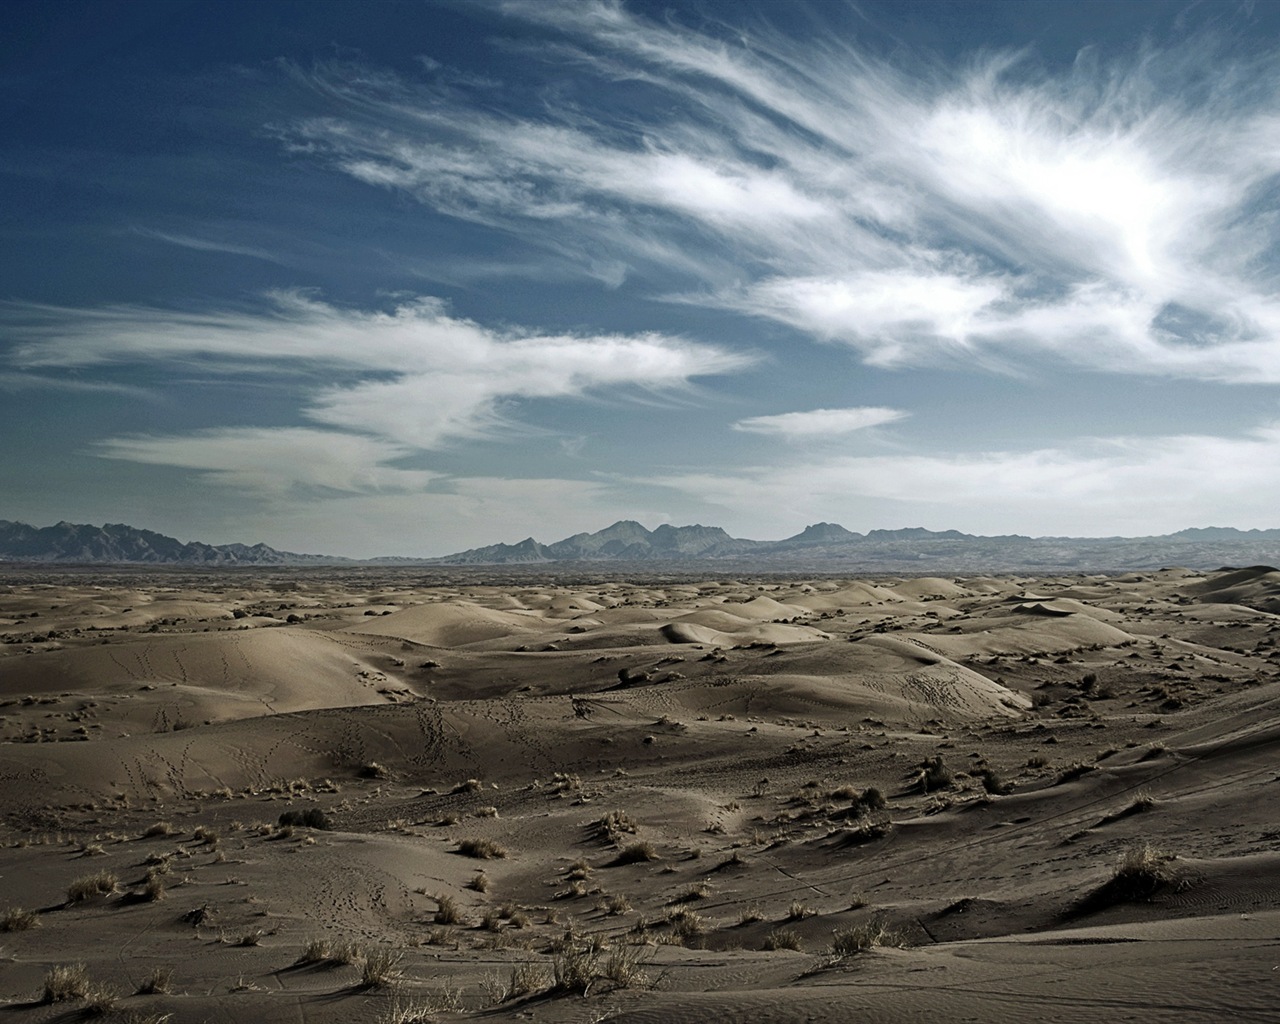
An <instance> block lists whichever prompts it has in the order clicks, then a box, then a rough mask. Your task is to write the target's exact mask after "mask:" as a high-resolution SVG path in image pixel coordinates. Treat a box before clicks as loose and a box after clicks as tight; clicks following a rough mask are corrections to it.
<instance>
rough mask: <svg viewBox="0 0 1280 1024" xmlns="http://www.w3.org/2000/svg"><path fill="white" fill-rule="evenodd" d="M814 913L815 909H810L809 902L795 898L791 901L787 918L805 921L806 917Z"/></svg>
mask: <svg viewBox="0 0 1280 1024" xmlns="http://www.w3.org/2000/svg"><path fill="white" fill-rule="evenodd" d="M812 913H813V911H812V910H810V909H809V906H808V904H807V903H804V902H802V901H800V900H793V901H792V902H791V906H789V907H788V908H787V920H788V921H803V920H804V919H805V918H806V917H808V916H809V915H810V914H812Z"/></svg>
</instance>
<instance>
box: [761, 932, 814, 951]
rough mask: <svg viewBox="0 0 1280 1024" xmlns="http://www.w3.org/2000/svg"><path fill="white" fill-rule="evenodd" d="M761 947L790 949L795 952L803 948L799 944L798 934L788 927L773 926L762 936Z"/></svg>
mask: <svg viewBox="0 0 1280 1024" xmlns="http://www.w3.org/2000/svg"><path fill="white" fill-rule="evenodd" d="M763 948H764V949H766V950H776V949H792V950H795V951H796V952H797V953H799V952H802V951H803V949H804V947H803V946H802V945H801V944H800V936H799V935H797V934H796V933H795V932H794V931H792V930H791V929H790V928H774V929H773V930H772V931H771V932H769V934H768V935H766V936H765V937H764V947H763Z"/></svg>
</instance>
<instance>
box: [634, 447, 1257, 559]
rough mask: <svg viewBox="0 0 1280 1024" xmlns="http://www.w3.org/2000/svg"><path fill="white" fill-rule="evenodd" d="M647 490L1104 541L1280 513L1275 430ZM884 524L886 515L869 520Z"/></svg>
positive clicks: (869, 464)
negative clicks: (1033, 527) (1031, 530)
mask: <svg viewBox="0 0 1280 1024" xmlns="http://www.w3.org/2000/svg"><path fill="white" fill-rule="evenodd" d="M650 482H651V483H655V484H658V485H661V486H666V487H671V488H674V489H675V490H677V491H679V492H681V493H682V494H684V495H686V496H688V497H690V498H693V499H696V500H698V501H701V502H705V503H708V504H712V505H717V506H720V507H722V508H725V509H730V510H748V509H767V510H769V511H770V514H771V515H773V516H780V515H785V514H786V513H791V514H792V515H793V516H804V517H808V518H807V520H806V521H812V520H814V519H817V518H826V519H831V520H832V521H837V522H842V523H843V525H845V526H847V527H850V528H855V529H856V528H859V527H861V528H865V527H866V526H868V525H871V526H881V525H901V524H902V523H903V522H911V523H921V524H924V525H928V526H931V527H932V528H935V529H951V528H960V529H968V530H971V531H973V532H980V533H992V532H995V531H999V530H1006V531H1014V532H1024V533H1025V532H1026V530H1027V524H1029V523H1035V524H1037V526H1036V532H1037V533H1038V534H1052V535H1085V536H1099V535H1114V534H1118V533H1125V532H1126V531H1128V532H1130V533H1133V532H1138V533H1146V532H1150V533H1162V532H1173V531H1176V530H1180V529H1183V528H1184V527H1186V526H1188V525H1193V524H1194V525H1227V526H1236V527H1241V528H1270V527H1272V526H1274V525H1275V509H1276V507H1277V505H1278V504H1280V424H1269V425H1266V426H1262V427H1259V428H1257V429H1256V430H1253V431H1252V432H1250V433H1248V434H1246V435H1243V436H1237V437H1220V436H1213V435H1204V434H1187V435H1163V436H1157V437H1115V438H1094V439H1087V438H1086V439H1080V440H1078V441H1075V442H1072V443H1070V444H1067V445H1061V446H1057V447H1049V448H1040V449H1034V450H1029V451H1009V450H1006V451H987V452H978V453H956V454H943V455H893V456H846V457H824V458H815V459H810V460H807V461H804V462H798V461H796V460H794V459H789V460H787V461H785V462H779V463H777V464H771V465H762V466H756V467H750V468H745V469H742V470H739V471H731V472H715V471H711V472H701V473H696V472H695V473H682V474H672V475H669V476H666V477H663V478H660V479H654V480H651V481H650ZM1153 496H1158V500H1153ZM747 514H749V513H747ZM877 515H878V516H882V517H886V518H884V519H881V520H880V521H876V520H875V519H874V518H873V519H872V520H871V521H870V522H869V523H868V517H869V516H877ZM889 516H892V519H889V518H887V517H889Z"/></svg>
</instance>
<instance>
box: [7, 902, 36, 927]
mask: <svg viewBox="0 0 1280 1024" xmlns="http://www.w3.org/2000/svg"><path fill="white" fill-rule="evenodd" d="M39 927H40V918H39V917H38V916H37V915H36V914H35V913H34V912H33V911H30V910H24V909H22V907H10V908H9V909H8V910H6V911H5V912H4V913H3V914H0V932H25V931H30V930H31V929H32V928H39Z"/></svg>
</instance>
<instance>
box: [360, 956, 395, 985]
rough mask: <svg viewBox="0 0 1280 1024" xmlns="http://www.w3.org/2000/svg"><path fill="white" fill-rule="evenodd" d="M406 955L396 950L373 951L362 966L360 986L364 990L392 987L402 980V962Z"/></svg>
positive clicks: (365, 957)
mask: <svg viewBox="0 0 1280 1024" xmlns="http://www.w3.org/2000/svg"><path fill="white" fill-rule="evenodd" d="M403 959H404V954H403V953H401V952H399V951H398V950H394V949H373V950H370V951H369V952H367V953H366V954H365V955H364V959H363V960H362V961H361V964H360V984H361V985H362V986H363V987H364V988H378V987H381V986H383V985H390V984H392V983H393V982H396V981H398V980H399V979H400V975H401V973H402V972H401V969H400V962H401V961H402V960H403Z"/></svg>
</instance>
